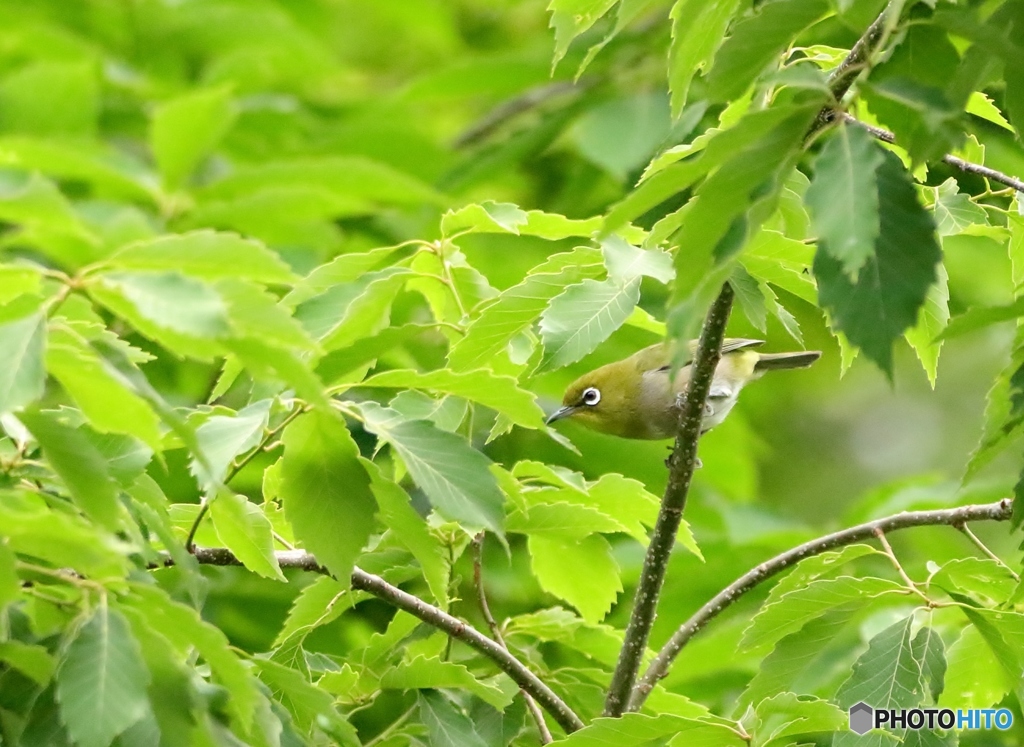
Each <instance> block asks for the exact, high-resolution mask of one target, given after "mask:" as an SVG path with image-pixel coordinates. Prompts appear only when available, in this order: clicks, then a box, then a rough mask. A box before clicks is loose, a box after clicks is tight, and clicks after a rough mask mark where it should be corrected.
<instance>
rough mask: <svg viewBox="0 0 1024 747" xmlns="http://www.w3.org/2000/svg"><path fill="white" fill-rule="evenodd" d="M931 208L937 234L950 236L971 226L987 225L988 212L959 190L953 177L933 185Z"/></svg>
mask: <svg viewBox="0 0 1024 747" xmlns="http://www.w3.org/2000/svg"><path fill="white" fill-rule="evenodd" d="M932 209H933V210H934V211H935V224H936V227H937V228H936V230H937V231H938V234H939V236H952V235H954V234H958V233H962V232H963V231H965V230H968V229H969V228H971V227H972V226H976V225H982V226H987V225H989V222H988V213H986V212H985V209H984V208H983V207H982V206H981V205H978V204H976V203H974V202H971V200H970V196H969V195H965V194H962V193H961V192H960V186H959V185H958V184H957V182H956V179H954V178H953V177H950V178H949V179H947V180H946V181H944V182H943V183H942V184H940V185H939V186H938V187H935V205H934V206H933V208H932Z"/></svg>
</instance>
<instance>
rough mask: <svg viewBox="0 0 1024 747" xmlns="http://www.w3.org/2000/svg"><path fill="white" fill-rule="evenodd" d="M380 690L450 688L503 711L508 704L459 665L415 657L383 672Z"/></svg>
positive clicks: (496, 689)
mask: <svg viewBox="0 0 1024 747" xmlns="http://www.w3.org/2000/svg"><path fill="white" fill-rule="evenodd" d="M380 686H381V687H382V688H383V689H385V690H388V689H391V690H438V689H441V688H449V689H452V690H459V691H462V692H468V693H472V694H473V695H475V696H477V697H478V698H480V699H481V700H483V701H484V702H485V703H489V704H490V705H492V706H494V707H495V708H499V709H503V708H505V707H506V706H507V705H508V702H509V698H508V696H506V695H505V693H504V692H502V690H501V688H499V687H498V686H497V685H495V684H492V683H488V682H484V681H482V680H480V679H478V678H477V677H476V676H475V675H473V673H472V672H470V671H469V670H468V669H467V668H466V667H464V666H463V665H462V664H456V663H455V662H453V661H444V660H443V659H440V658H429V659H428V658H426V657H424V656H417V657H415V658H413V659H412V660H411V661H407V662H402V663H400V664H398V665H397V666H395V667H393V668H391V669H389V670H388V671H386V672H385V673H384V675H383V676H382V677H381V678H380Z"/></svg>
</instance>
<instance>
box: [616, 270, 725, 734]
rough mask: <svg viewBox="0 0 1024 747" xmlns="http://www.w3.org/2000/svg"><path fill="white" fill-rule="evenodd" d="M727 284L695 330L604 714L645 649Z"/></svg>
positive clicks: (625, 691)
mask: <svg viewBox="0 0 1024 747" xmlns="http://www.w3.org/2000/svg"><path fill="white" fill-rule="evenodd" d="M732 301H733V290H732V287H731V286H730V285H729V284H728V283H726V284H724V285H723V286H722V290H721V291H720V292H719V294H718V298H717V299H715V302H714V303H713V304H712V305H711V309H710V310H709V311H708V315H707V318H706V319H705V320H704V328H703V330H702V331H701V336H700V342H699V343H698V346H697V355H696V357H695V358H694V361H693V369H692V374H691V376H690V381H689V383H688V385H687V387H686V397H685V399H684V401H683V403H682V408H681V410H682V411H681V414H680V418H679V430H678V432H677V433H676V442H675V447H674V448H673V449H672V455H671V456H670V457H669V460H668V467H669V475H668V485H667V486H666V487H665V495H664V497H662V499H661V510H660V511H659V512H658V519H657V522H656V523H655V525H654V531H653V532H652V534H651V544H650V545H648V547H647V555H646V557H645V558H644V565H643V569H642V570H641V571H640V582H639V584H638V585H637V590H636V596H635V597H634V602H633V612H632V614H631V615H630V618H629V625H628V626H627V628H626V636H625V639H624V640H623V643H622V649H621V651H620V652H619V661H618V663H617V664H616V667H615V673H614V674H613V675H612V683H611V686H610V687H609V689H608V696H607V698H606V699H605V704H604V715H605V716H621V715H622V713H623V712H624V711H625V710H626V706H627V703H628V701H629V696H630V692H631V691H632V689H633V684H634V683H635V681H636V676H637V673H638V672H639V671H640V661H641V659H642V658H643V655H644V652H645V651H646V650H647V639H648V637H649V636H650V633H651V626H652V625H653V624H654V616H655V611H656V609H657V605H658V597H659V595H660V593H661V586H662V584H663V583H664V581H665V570H666V569H667V568H668V561H669V558H670V557H671V554H672V547H673V546H674V545H675V541H676V532H678V530H679V524H680V522H681V521H682V519H683V509H684V508H685V507H686V496H687V493H688V492H689V490H690V480H691V479H692V478H693V470H694V467H695V466H696V463H697V441H698V439H699V438H700V434H701V424H702V422H703V419H704V403H705V402H706V401H707V398H708V392H709V391H710V389H711V380H712V378H713V377H714V374H715V369H716V368H717V367H718V361H719V359H720V358H721V350H722V340H723V339H724V337H725V325H726V322H728V321H729V312H730V311H731V310H732Z"/></svg>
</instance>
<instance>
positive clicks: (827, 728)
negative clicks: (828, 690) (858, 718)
mask: <svg viewBox="0 0 1024 747" xmlns="http://www.w3.org/2000/svg"><path fill="white" fill-rule="evenodd" d="M849 720H850V719H849V714H848V713H847V712H846V711H843V710H841V709H839V708H837V707H836V706H835V705H833V704H832V703H829V702H828V701H825V700H819V699H818V698H810V697H806V696H805V697H801V696H798V695H794V694H793V693H791V692H780V693H778V694H777V695H775V696H774V697H771V698H768V699H767V700H762V701H761V702H760V703H758V704H757V710H756V711H755V725H754V740H753V742H751V745H752V746H753V747H763V746H764V745H768V744H772V745H776V744H777V745H780V746H781V745H784V744H791V743H792V738H793V737H795V736H798V735H802V734H817V733H822V732H835V731H839V730H840V729H842V728H843V727H845V726H847V725H848V724H849Z"/></svg>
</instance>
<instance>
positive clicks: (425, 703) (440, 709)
mask: <svg viewBox="0 0 1024 747" xmlns="http://www.w3.org/2000/svg"><path fill="white" fill-rule="evenodd" d="M417 701H418V702H419V712H420V720H421V721H422V722H423V724H424V726H426V727H427V734H428V735H429V738H430V745H431V747H449V746H450V745H456V744H457V745H459V747H487V744H486V742H484V739H483V737H481V736H480V734H479V733H477V731H476V727H475V726H474V725H473V722H472V721H470V720H469V717H467V716H466V714H465V713H463V712H462V710H461V709H458V708H457V707H456V706H455V704H453V703H452V702H451V701H450V700H448V698H446V697H445V696H444V695H442V694H441V693H438V692H433V691H431V690H426V691H424V692H421V693H419V695H418V696H417Z"/></svg>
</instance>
